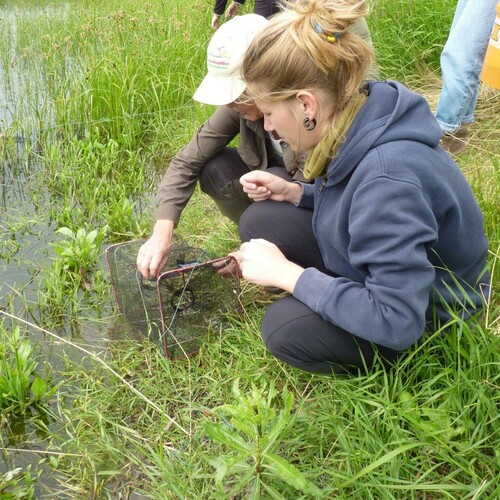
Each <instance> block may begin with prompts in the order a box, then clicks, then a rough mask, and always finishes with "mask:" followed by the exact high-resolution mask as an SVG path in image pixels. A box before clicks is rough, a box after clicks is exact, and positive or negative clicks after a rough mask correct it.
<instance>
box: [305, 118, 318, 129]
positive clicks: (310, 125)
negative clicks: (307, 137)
mask: <svg viewBox="0 0 500 500" xmlns="http://www.w3.org/2000/svg"><path fill="white" fill-rule="evenodd" d="M303 125H304V128H305V129H306V130H307V131H308V132H310V131H311V130H314V129H315V128H316V125H317V122H316V119H315V118H312V119H311V118H309V117H306V118H304V123H303Z"/></svg>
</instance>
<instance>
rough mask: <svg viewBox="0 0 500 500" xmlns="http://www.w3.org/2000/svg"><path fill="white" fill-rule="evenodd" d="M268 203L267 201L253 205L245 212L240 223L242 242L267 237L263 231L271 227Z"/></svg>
mask: <svg viewBox="0 0 500 500" xmlns="http://www.w3.org/2000/svg"><path fill="white" fill-rule="evenodd" d="M268 203H269V202H266V201H260V202H258V203H253V204H252V205H250V206H249V207H248V208H247V209H246V210H245V212H243V214H242V216H241V217H240V220H239V222H238V229H239V232H240V240H241V241H242V242H245V241H250V240H251V239H252V238H264V237H265V235H264V234H263V230H264V228H267V227H268V225H269V215H270V212H269V206H268Z"/></svg>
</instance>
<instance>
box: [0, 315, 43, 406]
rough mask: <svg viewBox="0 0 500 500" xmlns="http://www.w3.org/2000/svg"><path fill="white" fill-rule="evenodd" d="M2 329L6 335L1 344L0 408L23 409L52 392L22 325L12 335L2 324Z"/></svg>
mask: <svg viewBox="0 0 500 500" xmlns="http://www.w3.org/2000/svg"><path fill="white" fill-rule="evenodd" d="M0 331H1V333H2V337H4V342H2V344H0V409H2V411H17V412H24V411H26V409H27V408H28V407H29V406H32V405H39V404H42V403H43V402H44V401H46V400H47V398H48V396H50V394H51V391H50V390H49V389H48V386H47V382H46V381H45V380H44V379H43V378H41V377H39V376H38V375H37V368H38V361H37V360H36V357H35V356H34V353H33V347H32V345H31V343H30V342H29V340H27V339H23V338H22V336H21V333H20V329H19V327H15V328H14V329H13V330H12V332H10V334H9V333H8V332H7V330H6V328H5V326H4V324H3V323H1V324H0Z"/></svg>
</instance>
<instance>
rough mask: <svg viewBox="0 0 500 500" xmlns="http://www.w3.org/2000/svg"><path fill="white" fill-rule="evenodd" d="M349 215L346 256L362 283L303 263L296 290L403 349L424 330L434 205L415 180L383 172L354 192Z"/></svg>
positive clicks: (354, 329) (336, 320) (342, 321)
mask: <svg viewBox="0 0 500 500" xmlns="http://www.w3.org/2000/svg"><path fill="white" fill-rule="evenodd" d="M317 203H319V202H317ZM348 217H349V221H348V226H349V238H350V239H349V245H348V247H347V252H348V255H347V256H346V258H347V259H348V260H349V262H350V263H351V265H352V267H353V268H354V269H355V270H356V271H358V273H359V275H362V276H364V281H362V282H360V281H355V280H353V279H349V278H346V277H331V276H328V275H326V274H323V273H321V272H320V271H318V270H317V269H313V268H308V269H306V270H305V271H304V272H303V273H302V275H301V277H300V278H299V280H298V281H297V284H296V286H295V289H294V291H293V294H294V296H295V297H296V298H297V299H299V300H300V301H302V302H304V303H305V304H307V305H308V306H309V307H310V308H311V309H313V310H314V311H316V312H317V313H319V314H320V315H321V316H322V317H323V318H324V319H325V320H327V321H330V322H332V323H333V324H335V325H338V326H339V327H341V328H343V329H344V330H347V331H349V332H351V333H352V334H354V335H356V336H359V337H361V338H364V339H366V340H368V341H371V342H375V343H377V344H380V345H383V346H385V347H389V348H391V349H394V350H403V349H406V348H407V347H409V346H410V345H412V344H413V343H415V342H416V341H417V340H418V339H419V338H420V337H421V335H422V332H423V330H424V328H425V321H426V319H425V318H426V310H427V306H428V304H429V295H430V290H431V287H432V285H433V281H434V277H435V271H434V268H433V266H432V265H431V263H430V262H429V260H428V253H427V252H428V251H432V250H431V247H432V245H433V243H434V242H435V241H436V239H437V222H436V219H435V217H434V214H433V212H432V209H431V207H430V206H429V204H428V203H427V201H426V199H425V197H424V195H423V193H422V191H421V189H420V186H418V185H416V184H414V183H412V182H409V181H404V180H399V179H394V178H389V177H387V176H380V177H376V178H375V179H372V180H370V181H369V182H367V183H365V184H364V185H362V186H360V187H359V188H358V189H357V190H356V192H355V193H354V196H353V198H352V204H351V207H350V208H349V212H348ZM329 237H330V238H331V241H334V239H335V235H330V236H329Z"/></svg>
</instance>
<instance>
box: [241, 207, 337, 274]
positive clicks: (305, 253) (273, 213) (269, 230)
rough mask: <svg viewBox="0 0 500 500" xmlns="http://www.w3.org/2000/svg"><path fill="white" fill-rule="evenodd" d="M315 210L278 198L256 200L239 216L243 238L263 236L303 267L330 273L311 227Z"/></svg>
mask: <svg viewBox="0 0 500 500" xmlns="http://www.w3.org/2000/svg"><path fill="white" fill-rule="evenodd" d="M312 216H313V211H312V210H309V209H306V208H297V207H296V206H295V205H292V204H291V203H286V202H279V201H271V200H267V201H259V202H257V203H253V204H252V205H251V206H250V207H248V208H247V210H246V211H245V212H244V213H243V215H242V216H241V217H240V221H239V224H238V226H239V231H240V239H241V241H242V242H245V241H250V240H251V239H252V238H263V239H265V240H267V241H270V242H271V243H274V244H275V245H276V246H277V247H278V248H279V249H280V250H281V251H282V252H283V254H284V255H285V257H286V258H287V259H289V260H291V261H293V262H295V263H296V264H299V265H300V266H302V267H315V268H316V269H319V270H320V271H323V272H326V273H329V274H331V272H329V271H328V269H326V267H325V265H324V263H323V257H322V256H321V252H320V250H319V247H318V243H317V241H316V237H315V236H314V233H313V230H312Z"/></svg>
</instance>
